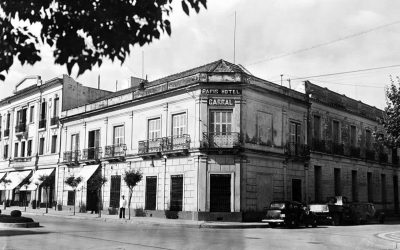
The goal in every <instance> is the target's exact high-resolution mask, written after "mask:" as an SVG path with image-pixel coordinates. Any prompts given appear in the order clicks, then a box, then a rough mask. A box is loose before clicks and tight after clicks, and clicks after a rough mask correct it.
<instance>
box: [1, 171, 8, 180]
mask: <svg viewBox="0 0 400 250" xmlns="http://www.w3.org/2000/svg"><path fill="white" fill-rule="evenodd" d="M6 174H7V173H5V172H4V173H0V180H1V179H3V177H4V176H5V175H6Z"/></svg>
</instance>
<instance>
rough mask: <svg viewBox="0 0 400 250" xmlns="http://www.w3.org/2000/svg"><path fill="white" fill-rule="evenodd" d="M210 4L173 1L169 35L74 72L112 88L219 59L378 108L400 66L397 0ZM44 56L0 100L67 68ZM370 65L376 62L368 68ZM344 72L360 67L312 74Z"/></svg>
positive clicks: (11, 78)
mask: <svg viewBox="0 0 400 250" xmlns="http://www.w3.org/2000/svg"><path fill="white" fill-rule="evenodd" d="M207 5H208V8H207V9H204V8H203V9H202V10H201V11H200V13H199V14H195V13H194V12H193V11H192V12H191V15H190V16H187V15H186V14H184V12H183V11H182V8H181V7H180V1H178V0H175V2H174V11H173V13H172V15H171V16H170V20H171V23H172V34H171V36H168V35H167V34H164V35H163V36H162V37H161V39H160V40H155V41H154V42H153V43H151V44H149V45H145V46H143V47H138V46H135V47H134V48H133V50H132V53H131V56H130V57H129V58H127V60H126V61H125V63H124V64H123V65H121V64H120V63H119V62H114V63H112V62H111V61H105V62H103V65H102V66H101V68H98V67H95V68H93V70H91V71H90V72H89V71H87V72H86V73H85V74H84V75H81V76H79V77H77V76H76V72H77V71H76V70H74V71H73V72H72V74H71V76H72V77H73V78H75V79H77V81H79V82H81V83H82V84H84V85H86V86H91V87H97V79H98V75H100V76H101V88H102V89H107V90H111V91H115V90H116V88H117V89H118V90H121V89H123V88H126V87H128V79H129V78H130V76H136V77H142V72H144V75H147V76H148V80H155V79H158V78H161V77H164V76H167V75H171V74H174V73H178V72H181V71H184V70H187V69H190V68H193V67H197V66H200V65H204V64H207V63H210V62H213V61H215V60H219V59H224V60H227V61H230V62H235V63H237V64H241V65H243V66H244V67H245V68H247V69H248V70H249V71H250V72H251V73H252V74H253V75H255V76H257V77H260V78H262V79H265V80H269V81H272V82H275V83H277V84H281V79H282V80H283V81H282V84H283V85H285V86H287V87H289V81H288V79H291V80H290V87H291V88H293V89H296V90H299V91H301V90H302V86H303V82H304V80H309V81H311V82H313V83H315V84H317V85H320V86H323V87H327V88H329V89H331V90H333V91H336V92H338V93H341V94H345V95H346V96H348V97H351V98H354V99H356V100H361V101H362V102H365V103H367V104H370V105H372V106H376V107H378V108H381V109H383V108H384V107H385V105H386V101H385V86H387V85H388V84H390V76H392V77H395V76H400V66H394V65H400V59H399V56H400V46H399V44H400V15H399V13H400V1H398V0H379V1H376V0H229V1H221V0H208V2H207ZM235 12H236V40H235V41H236V43H235V44H236V46H235V47H236V50H235V55H236V56H235V60H234V46H233V45H234V27H235V25H234V24H235ZM142 55H144V62H142ZM41 56H42V61H41V62H40V63H36V64H35V65H34V66H30V65H24V66H21V65H20V64H18V63H14V65H13V66H12V67H11V69H10V71H9V73H8V74H7V75H6V77H7V78H6V80H5V82H0V87H1V89H2V91H1V93H0V98H1V99H3V98H5V97H7V96H9V95H11V94H12V90H13V89H14V87H15V84H17V83H18V82H19V81H20V80H21V79H22V78H23V77H25V76H28V75H41V77H42V79H43V80H48V79H51V78H54V77H56V76H60V75H62V74H67V69H66V67H65V66H59V65H55V64H54V59H53V57H52V50H51V48H49V47H43V48H42V53H41ZM142 65H144V67H142ZM392 66H394V67H392ZM373 68H381V69H374V70H365V69H373ZM359 70H363V71H359ZM348 71H358V72H353V73H347V74H334V75H330V76H322V77H316V76H319V75H326V74H332V73H341V72H348ZM281 75H283V76H282V77H281ZM298 78H301V79H298ZM117 81H118V86H117V87H116V82H117Z"/></svg>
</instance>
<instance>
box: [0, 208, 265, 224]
mask: <svg viewBox="0 0 400 250" xmlns="http://www.w3.org/2000/svg"><path fill="white" fill-rule="evenodd" d="M0 209H1V211H2V213H3V214H10V213H11V211H12V210H20V211H21V212H22V216H27V217H29V216H30V215H31V216H32V215H35V216H54V217H59V218H68V219H77V220H97V221H104V222H107V223H108V222H111V223H121V224H125V223H131V224H147V225H153V226H168V227H170V226H175V227H188V228H226V229H235V228H267V227H269V226H268V224H266V223H261V222H259V223H258V222H219V221H215V222H209V221H195V220H182V219H166V218H156V217H135V216H133V215H132V214H131V219H130V220H128V219H127V218H128V214H125V218H126V219H119V217H118V215H109V214H103V213H102V214H101V218H99V215H98V214H91V213H90V212H87V213H79V212H75V215H73V210H63V211H56V210H54V208H49V209H48V213H47V214H46V209H45V208H40V209H32V208H30V207H27V208H26V212H24V209H25V208H24V207H7V209H6V210H3V209H2V208H0ZM39 222H40V221H39Z"/></svg>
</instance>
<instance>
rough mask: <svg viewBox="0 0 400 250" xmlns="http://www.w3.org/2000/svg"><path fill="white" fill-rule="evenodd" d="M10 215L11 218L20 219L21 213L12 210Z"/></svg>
mask: <svg viewBox="0 0 400 250" xmlns="http://www.w3.org/2000/svg"><path fill="white" fill-rule="evenodd" d="M10 215H11V217H21V215H22V213H21V211H19V210H13V211H11V214H10Z"/></svg>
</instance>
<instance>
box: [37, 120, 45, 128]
mask: <svg viewBox="0 0 400 250" xmlns="http://www.w3.org/2000/svg"><path fill="white" fill-rule="evenodd" d="M39 128H46V119H42V120H40V121H39Z"/></svg>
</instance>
